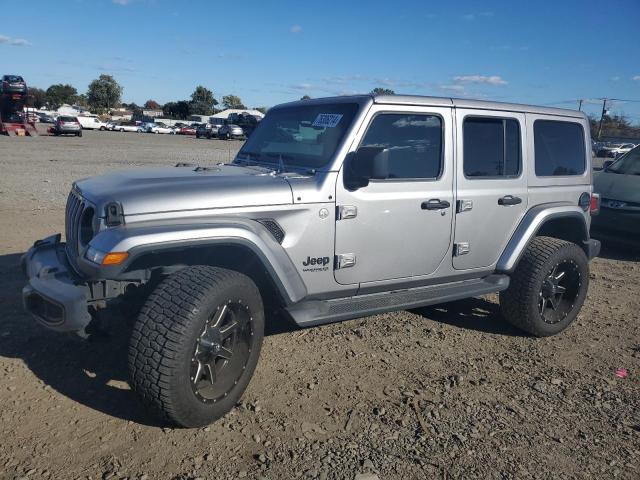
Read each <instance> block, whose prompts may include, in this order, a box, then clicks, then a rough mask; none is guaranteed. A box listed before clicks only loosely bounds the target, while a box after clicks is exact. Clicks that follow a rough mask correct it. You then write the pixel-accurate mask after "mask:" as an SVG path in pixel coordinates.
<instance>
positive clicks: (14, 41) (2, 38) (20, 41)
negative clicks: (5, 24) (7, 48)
mask: <svg viewBox="0 0 640 480" xmlns="http://www.w3.org/2000/svg"><path fill="white" fill-rule="evenodd" d="M0 44H4V45H11V46H14V47H28V46H30V45H31V42H29V41H27V40H25V39H24V38H11V37H7V36H6V35H0Z"/></svg>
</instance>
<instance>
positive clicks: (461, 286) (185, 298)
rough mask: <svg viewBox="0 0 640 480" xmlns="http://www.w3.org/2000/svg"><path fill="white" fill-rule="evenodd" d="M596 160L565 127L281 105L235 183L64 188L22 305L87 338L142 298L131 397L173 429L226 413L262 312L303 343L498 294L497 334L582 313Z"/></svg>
mask: <svg viewBox="0 0 640 480" xmlns="http://www.w3.org/2000/svg"><path fill="white" fill-rule="evenodd" d="M589 145H591V140H590V135H589V122H588V120H587V118H586V117H585V115H583V114H582V113H581V112H576V111H571V110H560V109H551V108H540V107H532V106H526V105H512V104H503V103H494V102H484V101H472V100H458V99H451V98H430V97H418V96H400V95H382V96H369V95H365V96H351V97H339V98H325V99H317V100H306V101H300V102H293V103H288V104H284V105H279V106H277V107H274V108H272V109H271V110H269V112H268V114H267V116H266V117H265V118H264V120H263V121H262V122H260V124H259V125H258V127H257V128H256V130H255V131H254V132H253V133H252V135H251V136H250V137H249V139H248V140H247V141H246V143H245V144H244V146H243V147H242V149H241V150H240V151H239V153H238V154H237V156H236V158H235V160H234V161H233V162H232V163H230V164H226V165H225V164H219V165H214V166H195V165H189V164H179V165H177V166H176V167H167V168H156V169H140V170H130V171H125V172H118V173H112V174H109V175H103V176H99V177H94V178H88V179H85V180H80V181H78V182H76V183H74V185H73V187H72V189H71V193H70V194H69V199H68V202H67V208H66V227H65V240H66V243H61V235H60V234H58V235H54V236H51V237H49V238H46V239H44V240H39V241H38V242H36V243H35V244H34V246H33V248H31V249H30V250H29V252H28V253H26V254H25V256H24V259H23V267H24V270H25V272H26V275H27V276H28V278H29V282H28V285H27V286H26V287H25V288H24V291H23V295H24V305H25V308H26V310H27V311H29V312H30V313H32V314H33V315H34V316H35V317H36V318H37V319H38V320H39V321H40V322H41V323H43V324H44V325H46V326H47V327H49V328H51V329H54V330H58V331H75V332H78V333H80V334H81V335H87V334H88V333H90V332H91V330H92V327H93V325H95V324H96V322H98V319H99V318H101V317H102V318H104V315H99V313H100V312H102V311H103V310H104V309H110V308H111V307H113V306H114V305H117V304H118V302H120V303H122V302H125V303H127V302H134V301H135V300H136V298H141V299H142V300H141V305H142V306H141V308H140V309H139V312H138V314H137V318H136V320H135V325H134V326H133V333H132V336H131V339H130V345H129V359H128V360H129V369H130V376H131V385H132V387H133V389H134V390H135V391H137V392H138V393H139V395H140V396H141V398H142V400H143V401H144V402H145V403H146V404H147V405H148V406H149V407H150V408H153V409H154V410H155V411H156V412H158V413H159V414H161V415H162V416H163V417H164V418H165V419H166V420H168V421H169V422H171V423H173V424H176V425H180V426H185V427H195V426H201V425H205V424H208V423H210V422H212V421H214V420H216V419H217V418H219V417H221V416H222V415H224V414H225V413H226V412H228V411H229V410H230V409H231V408H232V407H233V406H234V405H235V404H236V402H237V401H238V399H239V398H240V396H241V395H242V393H243V391H244V390H245V388H246V386H247V384H248V383H249V380H250V378H251V376H252V374H253V371H254V369H255V367H256V364H257V362H258V356H259V353H260V347H261V344H262V339H263V332H264V326H265V321H269V317H270V315H268V318H266V319H265V312H268V313H271V312H275V311H280V312H284V313H285V314H286V315H287V316H288V317H289V318H290V319H292V320H293V322H295V323H296V324H297V325H299V326H301V327H308V326H312V325H320V324H323V323H328V322H336V321H340V320H346V319H350V318H356V317H362V316H365V315H372V314H377V313H381V312H389V311H392V310H401V309H407V308H414V307H419V306H424V305H430V304H436V303H441V302H448V301H452V300H457V299H462V298H465V297H471V296H477V295H483V294H488V293H494V292H500V305H501V309H502V312H503V315H504V317H505V318H506V320H508V321H509V322H511V323H513V324H514V325H516V326H517V327H519V328H520V329H522V330H523V331H525V332H528V333H529V334H532V335H536V336H547V335H553V334H556V333H558V332H560V331H562V330H564V329H565V328H567V326H568V325H569V324H570V323H571V322H572V321H573V319H574V318H575V317H576V315H577V314H578V312H579V311H580V308H581V307H582V304H583V302H584V300H585V296H586V294H587V288H588V283H589V273H588V272H589V271H588V261H589V259H591V258H593V257H594V256H596V255H597V254H598V252H599V249H600V245H599V243H598V242H597V241H595V240H592V239H590V238H589V224H590V215H591V213H592V212H593V210H595V209H597V206H598V199H597V198H596V197H594V196H593V194H592V186H591V151H590V148H589ZM107 311H108V310H107ZM107 318H108V317H107Z"/></svg>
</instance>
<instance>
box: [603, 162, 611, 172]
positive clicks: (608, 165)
mask: <svg viewBox="0 0 640 480" xmlns="http://www.w3.org/2000/svg"><path fill="white" fill-rule="evenodd" d="M612 163H613V160H605V162H604V163H603V164H602V169H603V170H606V169H607V168H609V167H610V166H611V164H612Z"/></svg>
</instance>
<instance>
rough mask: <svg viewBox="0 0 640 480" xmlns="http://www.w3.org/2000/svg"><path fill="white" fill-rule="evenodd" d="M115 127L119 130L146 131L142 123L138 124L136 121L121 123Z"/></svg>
mask: <svg viewBox="0 0 640 480" xmlns="http://www.w3.org/2000/svg"><path fill="white" fill-rule="evenodd" d="M115 129H116V131H118V132H137V133H144V128H143V127H142V125H137V124H135V123H121V124H120V125H118V126H117V127H116V128H115Z"/></svg>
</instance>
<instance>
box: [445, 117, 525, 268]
mask: <svg viewBox="0 0 640 480" xmlns="http://www.w3.org/2000/svg"><path fill="white" fill-rule="evenodd" d="M456 125H457V129H456V131H457V162H456V163H457V165H456V182H457V198H458V201H457V204H456V221H455V225H456V226H455V237H454V238H455V248H454V257H453V266H454V268H455V269H458V270H465V269H473V268H482V267H487V266H490V265H492V264H494V263H495V262H496V261H497V260H498V257H499V256H500V254H501V253H502V251H503V250H504V248H505V247H506V244H507V242H508V241H509V238H510V237H511V235H512V233H513V232H514V230H515V229H516V227H517V225H518V223H520V220H521V219H522V217H523V215H524V214H525V212H526V211H527V203H528V192H527V177H526V171H527V170H526V164H527V155H526V149H525V148H524V147H523V146H524V145H526V141H525V140H526V128H525V115H524V114H521V113H513V112H498V111H491V110H475V109H474V110H471V109H456Z"/></svg>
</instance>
